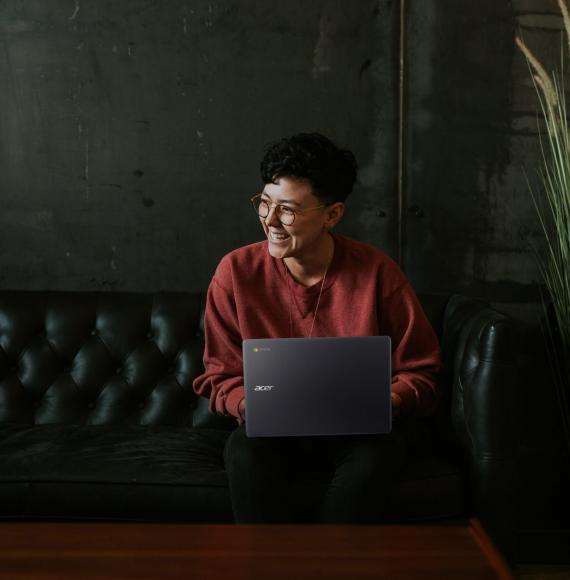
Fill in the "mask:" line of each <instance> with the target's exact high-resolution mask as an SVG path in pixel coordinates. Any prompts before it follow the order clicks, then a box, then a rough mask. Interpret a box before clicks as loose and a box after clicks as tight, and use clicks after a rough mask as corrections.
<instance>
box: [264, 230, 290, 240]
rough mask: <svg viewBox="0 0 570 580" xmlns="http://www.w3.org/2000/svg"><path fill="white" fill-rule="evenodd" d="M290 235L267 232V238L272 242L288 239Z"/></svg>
mask: <svg viewBox="0 0 570 580" xmlns="http://www.w3.org/2000/svg"><path fill="white" fill-rule="evenodd" d="M290 237H291V236H290V235H289V234H277V233H275V232H269V239H270V240H271V241H272V242H282V241H283V240H287V239H289V238H290Z"/></svg>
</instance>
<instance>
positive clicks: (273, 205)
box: [249, 191, 331, 226]
mask: <svg viewBox="0 0 570 580" xmlns="http://www.w3.org/2000/svg"><path fill="white" fill-rule="evenodd" d="M264 193H265V192H263V191H262V192H261V193H256V194H255V195H254V196H253V197H252V198H250V200H249V201H251V203H252V205H253V208H254V209H255V213H256V214H257V215H258V217H260V218H261V219H267V216H268V215H269V214H270V213H271V210H272V209H273V208H275V215H276V217H277V219H278V220H279V221H280V222H281V218H280V217H279V215H278V213H279V210H278V209H277V208H279V207H285V208H287V210H288V211H291V212H293V221H292V222H291V223H290V224H283V225H286V226H292V225H293V224H294V223H295V220H296V219H297V214H301V215H303V214H305V213H308V212H310V211H313V210H315V209H321V208H322V207H327V206H329V205H331V204H330V203H323V204H321V205H316V206H315V207H308V208H307V209H294V208H292V207H289V206H288V205H285V204H284V203H274V202H272V201H268V200H266V199H262V200H261V201H263V202H265V204H266V205H267V207H268V208H269V211H268V212H267V215H266V216H262V215H260V214H259V212H258V211H257V208H256V207H255V200H256V199H257V198H261V196H262V195H263V194H264ZM281 223H283V222H281Z"/></svg>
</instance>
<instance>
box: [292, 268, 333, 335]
mask: <svg viewBox="0 0 570 580" xmlns="http://www.w3.org/2000/svg"><path fill="white" fill-rule="evenodd" d="M281 261H282V262H283V265H284V266H285V270H286V272H287V273H286V278H287V290H289V336H290V337H293V310H292V308H293V306H292V305H293V293H292V292H291V286H290V285H289V276H291V272H289V268H287V264H285V260H283V258H282V259H281ZM331 262H332V259H331V260H330V261H329V262H328V263H327V267H326V268H325V274H324V276H323V281H322V282H321V289H320V290H319V297H318V298H317V305H316V306H315V314H314V315H313V322H312V323H311V331H310V332H309V336H308V337H307V338H311V337H312V336H313V328H314V326H315V320H316V319H317V312H318V311H319V304H320V302H321V294H322V293H323V288H324V287H325V280H326V279H327V272H328V271H329V266H330V263H331Z"/></svg>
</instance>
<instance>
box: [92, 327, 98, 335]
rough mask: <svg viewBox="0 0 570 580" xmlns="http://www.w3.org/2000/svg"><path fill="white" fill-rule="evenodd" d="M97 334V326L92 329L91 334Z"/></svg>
mask: <svg viewBox="0 0 570 580" xmlns="http://www.w3.org/2000/svg"><path fill="white" fill-rule="evenodd" d="M96 334H97V329H96V328H94V329H93V330H92V331H91V336H95V335H96Z"/></svg>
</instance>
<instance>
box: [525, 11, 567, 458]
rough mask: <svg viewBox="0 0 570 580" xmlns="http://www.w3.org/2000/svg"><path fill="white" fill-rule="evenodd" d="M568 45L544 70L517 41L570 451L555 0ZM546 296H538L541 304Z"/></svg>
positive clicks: (563, 134)
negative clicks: (531, 101) (527, 94)
mask: <svg viewBox="0 0 570 580" xmlns="http://www.w3.org/2000/svg"><path fill="white" fill-rule="evenodd" d="M557 2H558V6H559V8H560V11H561V13H562V17H563V21H564V28H565V32H566V41H567V46H566V45H564V43H563V49H562V52H561V60H560V70H558V71H556V70H555V71H552V72H551V73H550V74H549V73H547V71H546V69H545V67H544V66H543V65H542V64H541V62H540V61H539V60H538V59H537V58H536V56H535V55H534V54H533V52H532V51H531V50H530V49H529V47H528V46H527V45H526V44H525V43H524V41H523V40H522V38H520V37H517V38H516V44H517V46H518V47H519V49H520V50H521V51H522V52H523V54H524V56H525V57H526V60H527V62H528V65H529V69H530V74H531V76H532V79H533V82H534V86H535V89H536V94H537V96H538V101H539V104H540V111H541V113H542V119H543V121H542V120H540V119H539V120H538V127H539V141H540V150H541V162H540V169H539V174H540V184H541V190H542V191H541V192H540V194H539V193H537V192H534V191H533V190H532V188H531V189H530V191H531V195H532V199H533V202H534V206H535V208H536V213H537V216H538V220H539V222H540V227H541V230H542V233H543V235H544V239H545V242H546V243H545V249H544V250H542V251H540V252H537V256H538V264H539V268H540V272H541V275H542V278H543V280H544V285H545V287H546V291H547V293H548V297H547V300H548V301H549V302H550V304H551V309H552V314H550V312H546V310H547V309H546V306H545V314H546V316H545V320H546V326H547V330H548V337H549V342H550V344H549V352H550V354H551V355H552V362H553V368H554V371H555V386H556V394H557V399H558V404H559V408H560V411H561V419H562V427H563V431H564V437H565V440H566V445H567V449H568V451H569V453H570V133H569V131H568V118H567V115H566V96H565V91H564V52H566V49H567V50H568V54H569V55H570V15H569V13H568V8H567V6H566V3H565V0H557ZM544 303H545V300H543V304H544Z"/></svg>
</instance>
